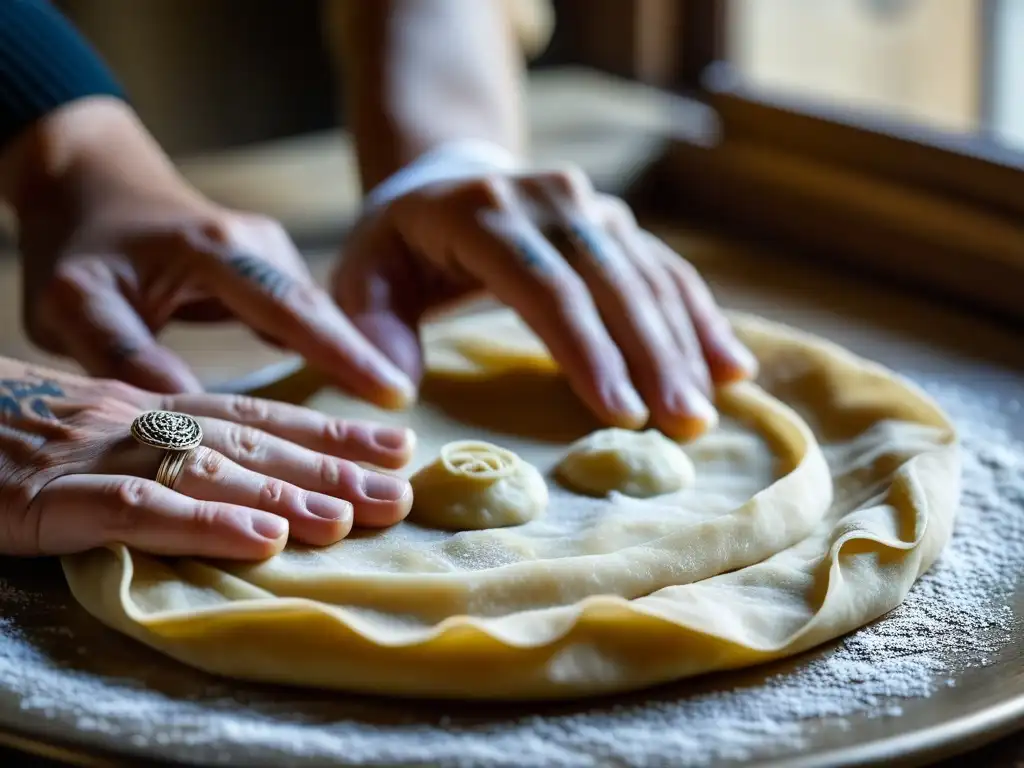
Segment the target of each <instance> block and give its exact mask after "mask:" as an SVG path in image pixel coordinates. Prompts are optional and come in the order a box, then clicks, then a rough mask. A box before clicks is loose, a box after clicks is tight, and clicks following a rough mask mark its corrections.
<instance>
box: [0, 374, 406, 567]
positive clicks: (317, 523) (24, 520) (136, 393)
mask: <svg viewBox="0 0 1024 768" xmlns="http://www.w3.org/2000/svg"><path fill="white" fill-rule="evenodd" d="M148 410H171V411H178V412H182V413H187V414H190V415H192V416H194V417H195V418H196V420H197V421H198V422H199V423H200V425H201V427H202V429H203V433H204V439H203V444H202V446H201V447H199V448H196V449H195V450H193V451H192V452H191V454H189V457H188V458H187V459H186V461H185V464H184V466H183V468H182V471H181V473H180V475H179V476H178V479H177V481H176V482H175V483H174V488H173V489H172V488H168V487H166V486H164V485H161V484H159V483H157V482H156V481H155V480H154V479H153V478H155V477H156V471H157V468H158V466H159V464H160V460H161V458H162V452H161V451H159V450H157V449H154V448H149V447H146V446H143V445H141V444H139V443H137V442H136V441H135V440H134V439H133V438H131V437H130V432H129V430H130V427H131V424H132V421H133V420H134V419H135V417H136V416H138V415H139V414H140V413H142V412H145V411H148ZM413 440H414V436H413V435H412V433H411V432H409V431H408V430H405V429H401V428H394V427H384V426H375V425H373V424H369V423H364V422H346V421H343V420H340V419H336V418H332V417H329V416H324V415H322V414H319V413H316V412H314V411H311V410H308V409H306V408H300V407H297V406H291V405H285V404H281V403H273V402H269V401H265V400H257V399H253V398H247V397H239V396H228V395H207V394H182V395H159V394H156V393H152V392H146V391H144V390H141V389H137V388H135V387H132V386H130V385H127V384H124V383H121V382H114V381H107V380H99V379H90V378H86V377H81V376H73V375H69V374H62V373H57V372H55V371H50V370H46V369H43V368H35V367H30V366H26V365H24V364H23V363H20V362H18V361H15V360H10V359H7V358H0V554H5V555H63V554H69V553H73V552H79V551H83V550H87V549H91V548H93V547H98V546H103V545H106V544H110V543H115V542H117V543H123V544H127V545H129V546H132V547H135V548H138V549H141V550H145V551H147V552H152V553H155V554H160V555H182V556H184V555H194V556H202V557H219V558H232V559H246V560H257V559H263V558H266V557H269V556H271V555H273V554H274V553H276V552H278V551H280V550H281V548H282V547H283V546H284V544H285V542H286V540H287V539H288V538H289V534H290V536H291V538H292V540H294V541H298V542H301V543H305V544H311V545H327V544H331V543H334V542H336V541H338V540H340V539H342V538H344V537H345V536H346V535H347V534H348V533H349V531H350V529H351V528H352V526H353V525H355V526H363V527H372V528H376V527H383V526H389V525H392V524H394V523H396V522H398V521H400V520H402V519H403V518H404V517H405V516H406V515H407V514H408V512H409V508H410V507H411V505H412V491H411V489H410V487H409V483H408V482H407V481H405V480H403V479H399V478H395V477H392V476H390V475H385V474H382V473H380V472H376V471H372V470H369V469H363V468H362V467H360V466H359V465H358V464H356V463H355V462H356V461H359V462H365V463H369V464H373V465H375V466H379V467H384V468H390V469H395V468H398V467H400V466H402V465H404V464H405V463H406V462H407V461H408V460H409V458H410V456H411V452H412V450H413V445H414V442H413Z"/></svg>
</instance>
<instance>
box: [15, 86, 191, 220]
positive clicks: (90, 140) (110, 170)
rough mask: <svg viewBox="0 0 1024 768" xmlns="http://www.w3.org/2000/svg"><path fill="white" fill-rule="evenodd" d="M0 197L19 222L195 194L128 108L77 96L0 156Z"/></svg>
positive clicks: (107, 100)
mask: <svg viewBox="0 0 1024 768" xmlns="http://www.w3.org/2000/svg"><path fill="white" fill-rule="evenodd" d="M0 195H2V197H3V198H4V199H5V200H6V201H7V202H8V203H10V205H11V206H12V207H13V209H14V211H15V213H16V215H17V217H18V220H19V223H25V222H26V221H30V220H32V219H35V218H39V217H40V216H41V215H42V216H44V217H47V218H50V217H53V216H54V215H56V216H57V217H58V218H66V217H75V218H78V217H81V216H85V215H88V213H89V212H90V210H91V209H93V208H96V207H100V206H104V205H107V204H109V203H110V202H112V201H138V200H139V199H146V198H154V197H155V198H164V199H166V198H172V199H173V198H175V197H177V198H183V197H187V196H193V197H194V196H195V195H196V193H195V192H193V191H192V190H191V189H190V188H189V187H188V185H187V184H186V183H185V182H184V180H183V179H182V178H181V176H180V175H179V174H178V172H177V170H176V169H175V168H174V166H173V165H172V164H171V162H170V160H169V159H168V158H167V156H166V155H165V154H164V152H163V150H162V149H161V148H160V147H159V145H158V144H157V143H156V141H155V140H154V139H153V138H152V137H151V136H150V135H149V133H148V132H147V131H146V129H145V128H144V127H143V125H142V123H141V122H140V121H139V119H138V117H136V115H135V113H134V112H133V111H132V109H131V108H130V107H129V106H128V105H127V104H125V103H124V102H122V101H120V100H118V99H115V98H111V97H105V96H102V97H88V98H83V99H78V100H76V101H73V102H70V103H68V104H65V105H63V106H62V107H60V108H58V109H56V110H53V111H52V112H51V113H49V114H48V115H46V116H45V117H43V118H41V119H40V120H38V121H36V122H35V123H34V124H33V125H32V126H30V127H29V128H28V129H27V130H25V131H24V132H23V133H22V134H21V135H20V136H19V137H17V138H16V139H15V140H14V141H12V142H11V144H10V145H9V146H8V147H7V149H6V151H5V152H4V154H3V155H2V156H0Z"/></svg>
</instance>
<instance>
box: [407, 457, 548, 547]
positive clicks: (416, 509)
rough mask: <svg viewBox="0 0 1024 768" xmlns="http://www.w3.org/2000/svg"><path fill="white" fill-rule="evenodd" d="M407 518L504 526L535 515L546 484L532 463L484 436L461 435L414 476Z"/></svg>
mask: <svg viewBox="0 0 1024 768" xmlns="http://www.w3.org/2000/svg"><path fill="white" fill-rule="evenodd" d="M409 482H410V483H411V484H412V490H413V498H414V501H413V509H412V512H410V513H409V520H411V521H412V522H414V523H418V524H420V525H425V526H428V527H431V528H444V529H448V530H455V531H471V530H481V529H484V528H503V527H506V526H509V525H522V524H523V523H527V522H529V521H530V520H533V519H534V518H535V517H537V516H538V515H539V514H541V513H542V512H543V511H544V508H545V507H546V506H547V505H548V487H547V485H546V484H545V483H544V478H543V477H541V475H540V472H538V471H537V468H536V467H534V466H533V465H532V464H529V463H527V462H525V461H523V460H522V459H520V458H519V457H518V456H516V455H515V454H514V453H512V451H507V450H505V449H504V448H499V447H498V446H496V445H491V444H490V443H485V442H483V441H482V440H459V441H456V442H453V443H448V444H447V445H445V446H444V447H442V448H441V455H440V456H438V457H437V459H436V460H434V461H433V462H432V463H430V464H428V465H427V466H425V467H424V468H423V469H421V470H420V471H419V472H417V473H416V474H415V475H413V476H412V478H411V479H410V481H409Z"/></svg>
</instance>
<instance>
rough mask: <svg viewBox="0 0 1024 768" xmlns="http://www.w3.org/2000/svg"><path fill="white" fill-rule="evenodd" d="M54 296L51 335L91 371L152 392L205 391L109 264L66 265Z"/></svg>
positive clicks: (50, 310) (49, 311)
mask: <svg viewBox="0 0 1024 768" xmlns="http://www.w3.org/2000/svg"><path fill="white" fill-rule="evenodd" d="M51 296H52V298H51V299H50V300H49V301H48V302H47V304H48V306H47V313H46V314H47V322H46V323H45V324H46V326H47V328H48V329H49V335H52V336H53V337H54V339H55V341H56V342H57V344H58V345H59V347H60V348H61V350H62V351H63V352H65V353H66V354H68V355H70V356H72V357H74V358H75V359H76V360H78V362H79V363H80V364H81V365H82V367H83V368H85V370H86V371H87V372H88V373H90V374H91V375H93V376H98V377H103V378H111V379H119V380H121V381H125V382H128V383H130V384H134V385H135V386H137V387H140V388H142V389H146V390H149V391H153V392H201V391H202V389H203V387H202V384H200V382H199V380H198V379H197V378H196V376H195V374H194V373H192V371H191V369H190V368H189V366H188V365H187V364H186V363H185V361H184V360H182V359H181V358H180V357H179V356H178V355H176V354H175V353H174V352H172V351H171V350H169V349H167V348H166V347H164V346H162V345H161V344H159V343H158V342H157V340H156V339H155V338H154V337H153V334H152V333H151V331H150V329H149V328H148V327H147V325H146V323H145V322H144V321H143V320H142V318H141V317H140V316H139V314H138V312H136V310H135V309H134V308H133V307H132V306H131V304H130V303H129V302H128V301H127V299H125V297H124V295H123V293H122V292H121V290H120V288H119V286H117V285H116V284H115V282H114V279H113V277H112V276H111V275H110V273H109V272H107V271H106V270H104V271H102V272H93V271H92V270H88V269H75V270H73V271H65V272H64V273H63V274H61V275H59V276H58V278H57V280H56V281H55V283H54V291H53V293H52V294H51Z"/></svg>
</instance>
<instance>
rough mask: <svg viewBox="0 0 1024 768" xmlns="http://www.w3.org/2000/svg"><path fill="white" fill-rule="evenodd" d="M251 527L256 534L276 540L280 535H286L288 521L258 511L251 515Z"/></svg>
mask: <svg viewBox="0 0 1024 768" xmlns="http://www.w3.org/2000/svg"><path fill="white" fill-rule="evenodd" d="M252 529H253V530H254V531H255V532H256V535H257V536H262V537H263V538H265V539H271V540H272V541H276V540H277V539H280V538H281V537H282V536H287V535H288V521H287V520H285V519H284V518H283V517H278V516H277V515H271V514H269V513H259V514H254V515H253V516H252Z"/></svg>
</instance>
